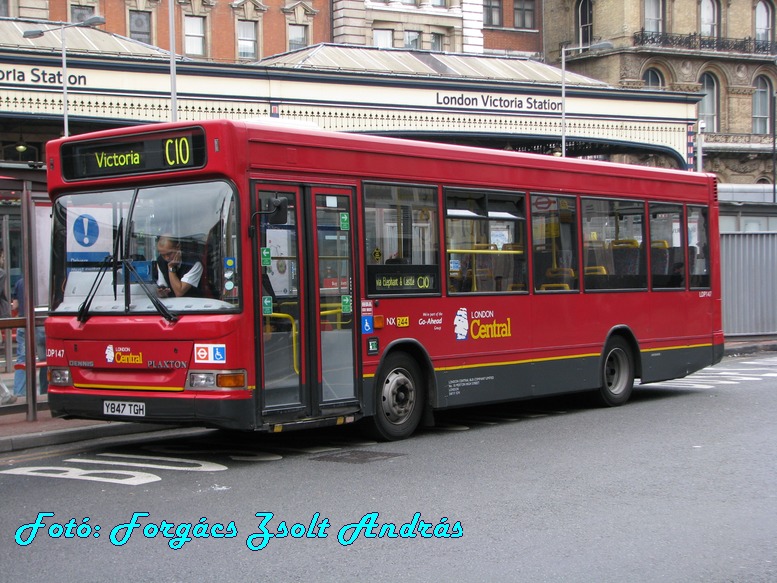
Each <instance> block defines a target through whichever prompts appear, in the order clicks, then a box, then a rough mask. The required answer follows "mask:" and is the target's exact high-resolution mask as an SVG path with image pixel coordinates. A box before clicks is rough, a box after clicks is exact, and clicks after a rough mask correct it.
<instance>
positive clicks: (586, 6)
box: [577, 0, 594, 47]
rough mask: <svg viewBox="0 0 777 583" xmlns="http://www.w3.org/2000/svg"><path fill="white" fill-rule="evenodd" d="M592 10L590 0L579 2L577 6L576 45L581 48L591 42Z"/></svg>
mask: <svg viewBox="0 0 777 583" xmlns="http://www.w3.org/2000/svg"><path fill="white" fill-rule="evenodd" d="M593 29H594V9H593V6H592V4H591V0H580V2H578V4H577V43H578V45H580V46H581V47H585V46H588V45H590V44H591V42H592V41H593V38H594V37H593Z"/></svg>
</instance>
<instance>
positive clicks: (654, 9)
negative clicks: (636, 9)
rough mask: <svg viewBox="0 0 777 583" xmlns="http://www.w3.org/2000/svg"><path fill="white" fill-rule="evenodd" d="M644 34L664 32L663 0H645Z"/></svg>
mask: <svg viewBox="0 0 777 583" xmlns="http://www.w3.org/2000/svg"><path fill="white" fill-rule="evenodd" d="M645 32H655V33H662V32H664V0H645Z"/></svg>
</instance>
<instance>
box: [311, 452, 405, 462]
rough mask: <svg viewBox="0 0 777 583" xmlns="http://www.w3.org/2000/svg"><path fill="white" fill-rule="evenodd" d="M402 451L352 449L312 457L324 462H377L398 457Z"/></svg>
mask: <svg viewBox="0 0 777 583" xmlns="http://www.w3.org/2000/svg"><path fill="white" fill-rule="evenodd" d="M403 455H405V454H403V453H382V452H379V451H366V450H363V449H352V450H349V451H340V452H337V453H329V454H327V455H320V456H318V457H315V458H313V459H314V460H318V461H324V462H342V463H344V464H368V463H370V462H377V461H381V460H387V459H391V458H393V457H400V456H403Z"/></svg>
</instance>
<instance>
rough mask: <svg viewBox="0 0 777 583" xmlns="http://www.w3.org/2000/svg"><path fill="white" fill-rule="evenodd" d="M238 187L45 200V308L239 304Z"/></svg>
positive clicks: (178, 309)
mask: <svg viewBox="0 0 777 583" xmlns="http://www.w3.org/2000/svg"><path fill="white" fill-rule="evenodd" d="M236 199H237V197H236V194H235V192H234V189H233V188H232V186H231V185H230V184H229V183H227V182H225V181H209V182H197V183H186V184H175V185H165V186H153V187H146V188H138V189H125V190H114V191H99V192H83V193H72V194H67V195H64V196H62V197H60V198H58V199H57V200H56V201H55V203H54V209H53V219H52V220H53V245H52V276H53V279H52V286H51V290H52V297H51V306H52V313H55V314H66V313H74V314H78V315H79V319H85V318H88V317H89V316H91V315H98V314H99V315H106V314H115V315H123V314H127V313H132V314H143V313H158V314H162V315H163V316H165V317H168V318H174V317H177V316H178V315H181V314H185V313H189V312H229V311H236V310H237V309H238V308H239V306H240V279H241V278H240V275H241V274H240V268H239V263H238V249H237V247H238V243H237V242H238V237H237V234H238V230H237V208H236V205H237V201H236Z"/></svg>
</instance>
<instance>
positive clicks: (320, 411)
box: [254, 184, 358, 422]
mask: <svg viewBox="0 0 777 583" xmlns="http://www.w3.org/2000/svg"><path fill="white" fill-rule="evenodd" d="M256 192H257V201H256V205H257V206H256V208H258V209H260V211H259V213H258V216H259V219H258V223H259V234H260V236H259V238H258V240H257V242H258V244H259V247H258V249H257V255H258V264H259V270H258V273H259V274H260V275H259V277H260V279H261V281H260V282H258V284H257V289H258V290H261V294H262V297H261V315H260V318H259V322H260V326H261V331H260V334H259V335H258V337H259V338H260V346H261V349H260V351H261V359H260V361H261V366H260V368H259V370H260V387H259V389H260V392H261V413H262V416H263V417H264V418H265V420H266V421H269V422H272V418H273V417H276V418H278V417H280V416H281V415H282V416H283V419H284V420H288V418H289V415H291V416H292V417H296V418H302V417H318V416H321V415H326V414H327V412H328V411H330V412H333V413H334V412H335V411H337V413H340V412H345V411H356V410H357V409H358V401H357V400H356V399H357V396H358V395H357V393H356V390H357V384H356V371H355V362H356V353H355V350H356V338H355V333H356V330H355V325H354V322H355V320H354V317H355V314H354V308H353V299H354V297H355V294H354V287H353V286H354V283H355V281H354V279H355V278H354V275H353V274H354V236H353V224H354V221H353V219H354V216H355V215H354V213H353V199H354V194H353V192H352V191H351V190H349V189H342V188H326V187H319V186H309V187H304V188H294V187H289V186H287V185H284V186H278V187H275V186H271V185H267V184H257V186H256ZM281 199H285V201H286V202H281ZM282 207H285V208H283V210H282V211H281V214H285V216H282V217H281V219H282V220H278V218H277V217H276V218H275V219H274V218H273V215H272V212H274V211H273V209H281V208H282ZM254 224H256V223H254Z"/></svg>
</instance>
